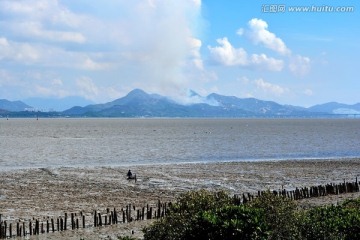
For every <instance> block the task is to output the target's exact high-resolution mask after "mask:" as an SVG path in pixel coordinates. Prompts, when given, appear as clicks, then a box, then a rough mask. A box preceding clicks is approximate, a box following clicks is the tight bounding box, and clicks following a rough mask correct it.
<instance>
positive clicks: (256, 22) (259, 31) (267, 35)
mask: <svg viewBox="0 0 360 240" xmlns="http://www.w3.org/2000/svg"><path fill="white" fill-rule="evenodd" d="M248 27H249V28H248V29H246V30H244V29H239V30H238V32H237V33H238V34H239V35H243V34H244V35H245V36H247V37H248V38H249V39H250V40H251V41H252V42H253V43H255V44H262V45H263V46H265V47H266V48H269V49H271V50H273V51H275V52H277V53H279V54H282V55H288V54H290V53H291V51H290V49H288V48H287V46H286V45H285V43H284V41H283V40H281V39H280V38H279V37H277V36H276V35H275V34H274V33H272V32H270V31H269V30H268V24H267V22H265V21H264V20H262V19H258V18H253V19H251V20H250V21H249V22H248Z"/></svg>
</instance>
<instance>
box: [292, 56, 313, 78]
mask: <svg viewBox="0 0 360 240" xmlns="http://www.w3.org/2000/svg"><path fill="white" fill-rule="evenodd" d="M310 67H311V60H310V58H308V57H303V56H300V55H296V56H292V57H291V58H290V63H289V69H290V71H291V72H292V73H294V74H295V75H298V76H304V75H306V74H307V73H308V72H309V71H310Z"/></svg>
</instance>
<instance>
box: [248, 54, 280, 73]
mask: <svg viewBox="0 0 360 240" xmlns="http://www.w3.org/2000/svg"><path fill="white" fill-rule="evenodd" d="M251 63H253V64H254V65H258V66H260V67H263V68H266V69H268V70H270V71H275V72H279V71H281V70H282V69H283V67H284V62H283V61H282V60H279V59H275V58H272V57H268V56H266V55H265V54H260V55H258V54H253V55H251Z"/></svg>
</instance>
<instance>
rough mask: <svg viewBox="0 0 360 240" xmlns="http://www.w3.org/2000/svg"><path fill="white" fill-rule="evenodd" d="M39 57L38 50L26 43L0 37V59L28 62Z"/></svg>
mask: <svg viewBox="0 0 360 240" xmlns="http://www.w3.org/2000/svg"><path fill="white" fill-rule="evenodd" d="M39 58H40V52H39V51H38V50H37V49H36V48H34V47H33V46H32V45H30V44H28V43H16V42H11V41H8V40H7V39H6V38H0V61H1V60H7V61H9V60H10V61H19V62H24V63H25V64H29V63H31V62H35V61H37V60H38V59H39Z"/></svg>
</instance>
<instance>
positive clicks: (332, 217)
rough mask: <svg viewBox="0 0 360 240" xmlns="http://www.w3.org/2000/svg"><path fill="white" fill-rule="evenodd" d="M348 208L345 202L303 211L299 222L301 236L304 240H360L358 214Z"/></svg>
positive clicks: (352, 208)
mask: <svg viewBox="0 0 360 240" xmlns="http://www.w3.org/2000/svg"><path fill="white" fill-rule="evenodd" d="M358 203H359V201H358ZM349 206H350V202H347V203H345V204H343V205H339V206H333V205H332V206H325V207H315V208H312V209H309V210H307V211H305V212H304V213H303V217H302V219H301V220H302V221H299V228H300V229H301V234H302V236H303V237H304V238H306V239H360V212H359V209H358V208H354V207H349Z"/></svg>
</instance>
